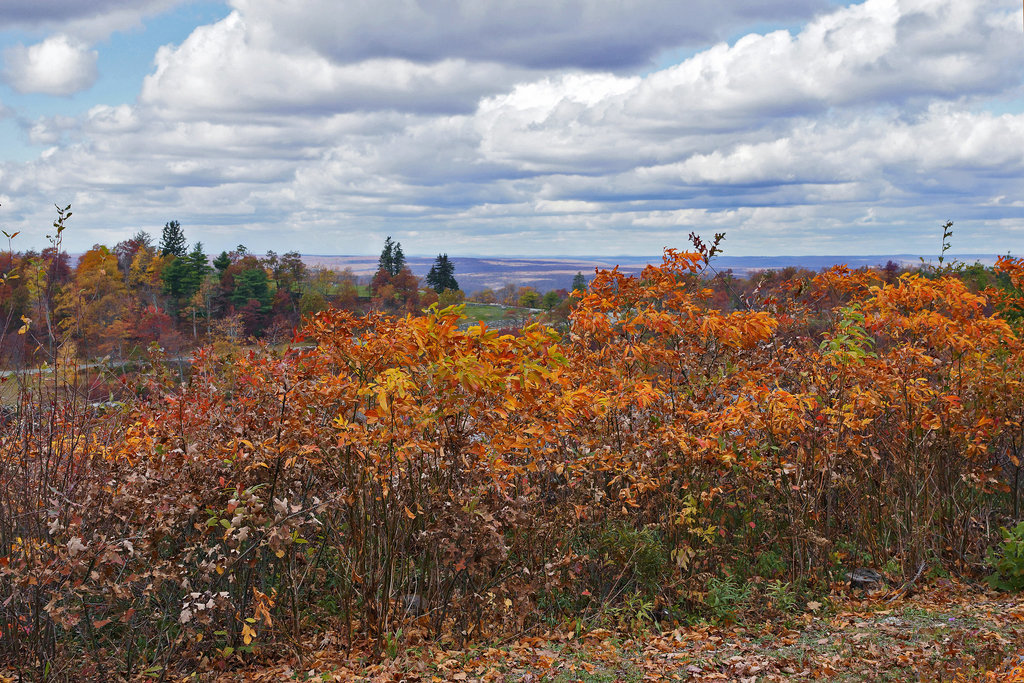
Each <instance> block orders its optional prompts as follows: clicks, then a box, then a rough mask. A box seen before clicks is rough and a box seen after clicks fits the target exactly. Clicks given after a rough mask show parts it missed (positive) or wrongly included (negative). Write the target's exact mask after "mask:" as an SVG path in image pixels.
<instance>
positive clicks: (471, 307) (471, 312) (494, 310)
mask: <svg viewBox="0 0 1024 683" xmlns="http://www.w3.org/2000/svg"><path fill="white" fill-rule="evenodd" d="M463 315H465V316H466V318H467V320H468V321H469V322H471V323H476V322H480V321H483V322H485V323H487V325H488V326H490V327H499V326H500V323H501V322H503V321H504V320H506V319H508V318H515V319H516V320H522V319H523V318H526V317H529V316H530V315H531V311H530V310H529V309H527V308H518V307H511V306H510V307H508V308H502V307H501V306H488V305H486V304H474V303H467V304H466V309H465V311H464V313H463Z"/></svg>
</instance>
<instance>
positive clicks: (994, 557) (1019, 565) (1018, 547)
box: [986, 522, 1024, 591]
mask: <svg viewBox="0 0 1024 683" xmlns="http://www.w3.org/2000/svg"><path fill="white" fill-rule="evenodd" d="M999 532H1000V533H1001V534H1002V535H1003V541H1002V543H1000V544H999V547H998V549H994V550H991V551H989V553H988V556H987V557H986V559H987V560H988V564H989V566H991V567H992V569H994V570H995V573H993V574H991V575H990V576H989V577H988V584H989V585H990V586H992V587H993V588H998V589H1000V590H1009V591H1019V590H1022V589H1024V522H1019V523H1018V524H1017V526H1015V527H1013V529H1007V528H1006V527H1002V528H1000V529H999Z"/></svg>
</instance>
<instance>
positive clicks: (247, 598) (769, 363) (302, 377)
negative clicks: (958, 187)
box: [0, 250, 1024, 676]
mask: <svg viewBox="0 0 1024 683" xmlns="http://www.w3.org/2000/svg"><path fill="white" fill-rule="evenodd" d="M102 258H108V257H107V256H106V255H102ZM705 266H706V259H705V258H704V257H703V256H702V255H701V254H696V253H680V252H676V251H672V250H668V251H667V252H666V254H665V259H664V263H663V264H662V265H661V266H659V267H649V268H647V269H646V270H645V271H644V272H643V273H642V274H641V275H640V276H638V277H628V276H625V275H622V274H621V273H619V272H617V271H616V270H612V271H607V272H601V273H599V274H598V275H597V277H596V278H595V279H594V280H593V281H592V282H591V283H590V285H589V288H588V290H587V291H586V293H585V294H584V295H583V297H582V298H581V299H579V300H578V302H577V303H576V306H575V308H574V309H573V311H572V313H571V316H570V326H569V331H568V332H566V333H564V334H562V333H559V332H556V331H555V330H553V329H551V328H548V327H545V326H542V325H534V326H531V327H527V328H525V329H523V330H522V331H521V332H520V333H518V334H515V335H507V334H506V335H502V334H499V333H497V332H495V331H493V330H490V329H487V328H486V327H484V326H482V325H481V326H476V327H472V328H470V329H468V330H463V329H459V322H460V312H459V309H458V308H457V307H451V308H446V309H441V310H438V309H436V308H434V309H433V310H431V311H430V312H428V314H426V315H418V316H413V315H409V316H406V317H401V318H395V317H390V316H386V315H383V314H370V315H367V316H360V315H356V314H354V313H351V312H346V311H339V310H334V309H332V310H328V311H324V312H321V313H319V314H317V315H316V316H315V317H314V318H312V319H311V320H310V321H309V322H308V324H306V325H305V327H304V328H303V329H302V330H301V332H300V334H299V336H298V337H297V339H296V341H295V343H294V344H293V345H292V346H291V347H290V348H289V349H288V350H285V351H280V350H277V351H273V350H271V349H269V348H265V347H259V348H256V349H255V350H251V351H247V352H245V353H241V354H238V355H235V356H225V355H217V354H214V353H213V351H212V350H211V349H204V350H202V351H200V352H198V353H197V354H196V355H195V358H194V361H193V365H192V370H191V374H190V376H189V379H188V381H187V382H186V383H184V384H180V385H176V384H175V383H174V382H172V381H171V379H170V378H169V377H168V378H162V377H161V376H160V375H159V374H154V376H153V377H152V378H151V380H150V383H149V385H148V386H147V387H145V388H143V389H142V390H141V391H140V392H139V396H140V398H139V399H138V400H137V401H135V402H132V403H130V404H129V405H127V406H126V407H125V408H124V409H122V410H115V411H112V412H108V413H106V414H103V415H96V414H94V413H91V412H88V411H86V410H84V409H82V410H59V409H57V408H58V407H57V406H56V405H49V406H47V405H45V402H43V403H40V402H38V401H37V402H35V403H33V402H31V401H22V408H21V410H22V411H23V412H21V413H19V414H16V415H11V416H8V417H6V418H4V419H6V420H7V423H6V424H7V426H6V428H5V429H4V430H3V432H2V436H0V483H2V486H0V510H2V512H0V515H2V517H0V523H2V528H0V544H2V550H0V554H2V557H0V595H3V596H7V597H6V598H4V601H3V602H2V603H0V654H2V656H3V657H4V658H5V660H6V661H7V662H10V663H13V664H11V666H15V667H21V668H22V669H24V670H25V671H27V672H30V673H31V672H36V673H38V672H41V671H42V670H43V668H45V667H50V670H51V671H56V670H65V671H66V667H68V666H71V663H72V662H75V664H74V665H75V666H82V665H81V662H82V661H85V662H87V664H86V665H85V666H87V667H90V669H89V670H90V671H94V672H96V675H98V676H99V675H106V676H112V675H113V673H117V674H118V675H125V676H130V675H134V674H138V673H139V672H143V671H147V670H148V671H153V672H160V671H164V670H165V669H167V668H170V669H173V670H175V671H178V672H182V673H184V672H187V671H192V670H196V669H203V668H216V667H227V666H231V665H232V664H233V663H235V662H238V661H240V660H241V659H244V658H246V657H252V656H257V655H258V654H259V653H260V652H261V651H266V648H267V646H268V645H270V644H276V645H275V647H276V646H278V645H279V646H280V647H285V648H287V647H291V648H295V649H296V650H299V649H301V645H300V644H301V643H302V642H303V638H304V637H306V636H307V635H308V634H309V633H310V632H317V631H324V632H326V631H331V632H333V633H335V634H340V635H339V637H340V638H341V640H342V641H343V642H346V643H354V642H357V641H364V640H365V641H367V642H371V643H377V644H378V646H382V645H381V644H384V643H386V642H387V639H388V638H389V637H390V635H391V634H394V633H396V632H397V631H398V630H399V629H401V628H407V627H409V626H410V625H413V624H415V625H416V627H417V628H420V629H423V630H424V631H425V632H427V633H429V635H431V636H433V637H438V638H442V639H452V640H454V641H456V642H463V641H465V640H467V639H477V638H481V637H491V636H494V635H495V634H498V633H509V632H516V631H519V630H522V629H524V628H527V627H529V626H531V625H533V624H535V623H537V622H538V621H539V620H542V619H548V620H559V619H562V618H565V617H568V616H575V615H576V614H579V613H580V612H583V611H586V610H588V609H595V608H598V607H600V606H601V605H608V604H618V603H621V602H622V601H623V600H625V599H627V598H629V597H631V596H642V597H643V599H645V600H649V601H650V602H651V604H657V605H659V606H662V607H664V608H665V609H667V610H674V611H677V612H678V613H697V614H699V613H701V612H702V611H704V610H706V609H707V595H708V586H709V582H710V581H712V580H713V579H717V578H720V577H723V576H733V577H739V578H740V580H742V581H745V582H749V583H751V584H752V585H755V586H756V585H759V582H765V581H768V580H784V581H787V582H802V584H803V585H807V586H811V587H812V588H813V586H814V585H815V584H817V585H819V586H824V587H827V586H828V585H829V582H830V581H832V580H833V579H835V578H838V577H841V576H842V575H843V573H844V572H845V571H847V570H848V569H849V568H852V567H855V566H861V565H865V564H866V565H869V566H876V567H879V568H881V567H886V568H887V571H889V572H894V573H896V574H901V575H903V576H905V577H910V576H913V575H914V574H915V572H917V571H918V569H919V567H921V566H922V565H924V566H926V567H931V568H933V569H935V570H936V571H952V572H957V573H960V574H962V575H967V576H971V575H976V574H977V573H978V572H979V571H981V570H982V569H983V564H982V563H983V560H984V556H985V552H986V550H987V549H988V548H989V547H990V545H991V544H992V543H993V542H994V541H995V540H996V539H997V538H998V531H997V530H998V527H999V526H1000V525H1005V524H1006V522H1007V520H1009V519H1010V518H1011V517H1013V516H1017V515H1019V510H1018V497H1019V496H1018V493H1019V488H1020V486H1019V484H1020V482H1019V478H1020V457H1021V449H1022V447H1024V430H1022V413H1024V390H1022V387H1021V381H1022V379H1024V349H1022V346H1021V340H1020V338H1019V336H1018V331H1019V330H1018V328H1017V327H1016V322H1015V321H1016V320H1017V318H1016V315H1015V311H1017V310H1019V309H1020V305H1021V300H1020V299H1019V297H1017V296H1016V295H1015V294H1014V292H1019V291H1020V288H1021V284H1022V282H1021V281H1022V279H1024V263H1022V262H1021V261H1017V260H1010V259H1007V260H1003V261H1001V263H1000V266H999V267H1000V268H1001V270H1002V272H1003V273H1005V274H1006V275H1007V276H1008V277H1009V278H1011V280H1012V284H1013V287H1012V288H1009V289H1005V290H1003V291H1001V292H995V291H994V290H993V291H982V292H976V291H972V289H971V288H970V287H969V286H968V285H967V284H966V283H965V282H964V280H963V279H962V278H959V277H957V276H956V274H954V273H951V272H932V273H919V274H913V275H903V276H901V277H899V278H890V279H891V282H888V283H887V282H886V281H885V280H884V279H883V275H884V273H879V272H873V271H857V272H854V271H850V270H849V269H846V268H835V269H832V270H830V271H827V272H823V273H820V274H817V275H814V276H813V277H811V278H807V279H802V280H800V281H799V282H795V281H790V282H787V283H783V284H780V286H779V287H778V289H777V290H776V291H774V292H772V293H771V295H770V296H762V297H760V298H758V297H751V298H750V300H749V301H747V302H746V305H744V306H740V307H738V308H737V309H736V310H734V311H731V312H726V311H723V310H721V306H720V300H719V299H720V297H719V296H718V295H717V294H716V293H715V292H714V291H712V289H710V288H708V286H707V281H706V280H705V279H704V278H703V277H702V270H703V269H704V268H705ZM115 295H116V290H112V294H111V296H115ZM69 305H70V304H69ZM153 325H156V323H155V322H154V323H153ZM154 329H155V328H154ZM153 334H156V332H154V333H153ZM53 400H54V401H56V398H54V399H53ZM823 590H827V588H823ZM261 648H262V649H261ZM61 667H64V669H61Z"/></svg>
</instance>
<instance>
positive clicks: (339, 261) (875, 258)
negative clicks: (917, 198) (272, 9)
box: [302, 254, 996, 294]
mask: <svg viewBox="0 0 1024 683" xmlns="http://www.w3.org/2000/svg"><path fill="white" fill-rule="evenodd" d="M922 258H924V260H925V261H930V260H933V259H934V257H933V256H927V257H922V256H919V255H916V254H890V255H867V256H717V257H715V259H714V260H713V261H712V262H711V264H712V266H713V267H714V268H715V269H716V270H718V271H724V270H732V272H733V273H735V274H736V275H738V276H741V277H742V276H746V275H747V274H749V273H750V272H751V271H756V270H768V269H779V268H785V267H787V266H798V267H801V268H808V269H810V270H820V269H822V268H828V267H830V266H833V265H836V264H839V263H844V264H846V265H848V266H851V267H854V268H859V267H861V266H877V265H885V263H886V262H887V261H890V260H891V261H894V262H896V263H899V264H900V265H904V266H916V265H918V264H920V263H921V259H922ZM948 259H958V260H960V261H963V262H965V263H974V262H976V261H977V262H980V263H982V264H984V265H992V264H993V263H995V260H996V256H995V255H994V254H959V255H955V256H949V255H947V260H948ZM302 260H303V261H305V263H306V264H307V265H310V266H321V267H325V268H332V269H336V270H343V269H345V268H351V269H352V272H353V273H355V274H356V275H358V276H359V277H360V278H369V277H372V275H373V273H374V272H375V271H376V270H377V257H376V256H338V255H321V254H303V256H302ZM451 260H452V262H453V263H454V264H455V277H456V279H457V280H458V281H459V286H460V287H461V288H462V290H463V291H465V292H466V293H467V294H471V293H473V292H477V291H480V290H481V289H485V288H490V289H498V288H500V287H502V286H504V285H506V284H509V283H512V284H516V285H519V286H530V287H533V288H535V289H537V290H538V291H541V292H545V291H548V290H551V289H560V288H565V289H568V288H569V287H570V286H571V284H572V278H573V276H574V275H576V273H583V274H584V275H585V276H587V279H588V280H589V279H590V277H591V276H593V274H594V269H595V268H601V269H605V268H613V267H614V266H616V265H618V266H619V270H620V271H621V272H623V273H629V274H633V273H639V272H640V271H641V270H643V269H644V267H645V266H646V265H648V264H650V263H661V257H660V256H651V257H642V256H623V257H592V258H588V257H558V256H551V257H537V258H491V257H479V258H475V257H459V256H453V257H451ZM433 262H434V259H433V258H432V257H422V256H410V257H407V263H408V265H409V267H410V269H411V270H412V272H413V274H414V275H416V276H418V277H424V276H426V274H427V272H428V271H429V270H430V266H431V265H432V264H433Z"/></svg>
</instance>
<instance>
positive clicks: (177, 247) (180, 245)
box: [160, 221, 188, 258]
mask: <svg viewBox="0 0 1024 683" xmlns="http://www.w3.org/2000/svg"><path fill="white" fill-rule="evenodd" d="M187 248H188V243H186V242H185V233H184V231H182V229H181V223H179V222H178V221H170V222H169V223H166V224H164V231H163V234H162V235H161V237H160V255H161V256H168V255H169V256H176V257H178V258H181V257H182V256H184V255H185V250H186V249H187Z"/></svg>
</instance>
